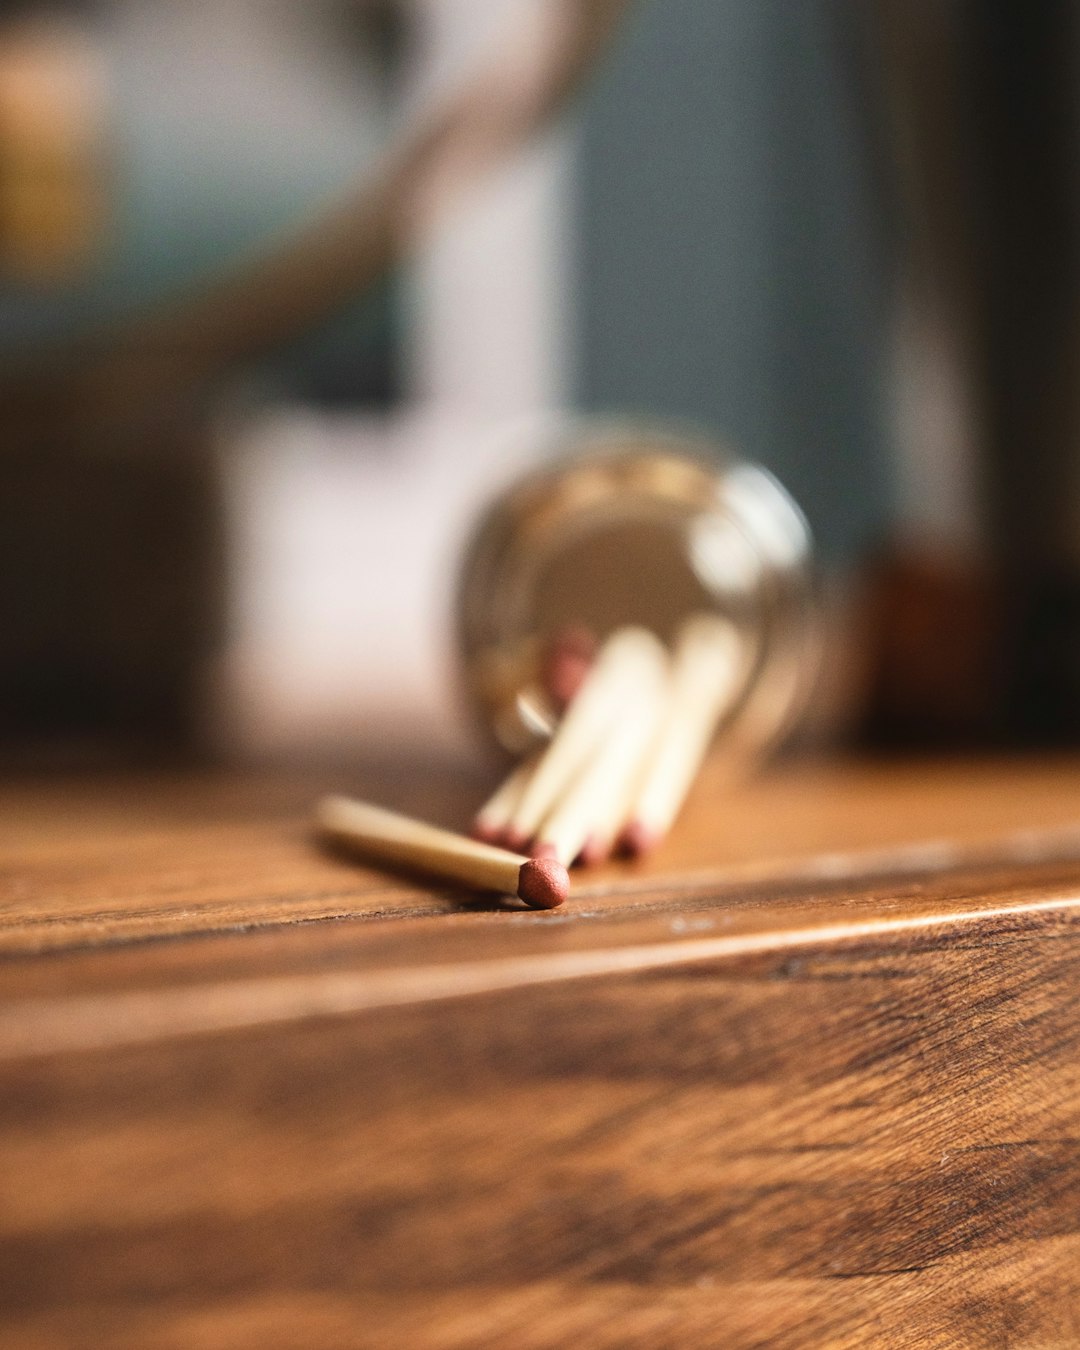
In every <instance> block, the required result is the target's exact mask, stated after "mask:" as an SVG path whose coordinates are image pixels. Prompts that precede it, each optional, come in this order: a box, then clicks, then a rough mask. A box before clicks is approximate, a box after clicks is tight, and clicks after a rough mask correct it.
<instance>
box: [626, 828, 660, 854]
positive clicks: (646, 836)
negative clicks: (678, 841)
mask: <svg viewBox="0 0 1080 1350" xmlns="http://www.w3.org/2000/svg"><path fill="white" fill-rule="evenodd" d="M659 842H660V836H659V835H658V834H657V833H656V831H655V830H650V829H649V827H648V826H647V825H645V824H643V823H642V822H641V821H640V820H632V821H631V822H630V824H629V825H627V827H626V829H625V830H623V832H622V834H621V835H620V837H619V843H620V844H621V845H622V847H623V848H624V849H625V850H626V852H627V853H629V855H630V856H631V858H643V857H644V856H645V854H646V853H651V852H652V850H653V849H654V848H655V847H656V845H657V844H658V843H659Z"/></svg>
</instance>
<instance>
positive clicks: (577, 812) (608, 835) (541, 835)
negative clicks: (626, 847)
mask: <svg viewBox="0 0 1080 1350" xmlns="http://www.w3.org/2000/svg"><path fill="white" fill-rule="evenodd" d="M649 655H650V657H651V659H649V660H642V661H641V663H640V664H639V665H638V667H637V669H636V671H635V676H634V679H633V682H632V686H631V688H630V689H629V690H628V694H627V697H626V698H625V700H624V701H623V704H622V709H621V713H620V716H619V718H618V719H617V721H615V722H614V724H613V725H612V726H611V727H610V728H609V729H608V731H607V734H606V735H605V736H604V738H603V740H602V741H601V742H600V744H599V745H597V746H596V748H595V749H594V751H593V754H592V756H591V757H590V759H589V761H588V762H587V763H586V764H585V766H584V768H583V769H582V771H581V773H580V774H579V776H578V777H577V778H575V779H574V780H573V781H572V782H571V783H570V784H569V786H568V787H567V789H566V791H565V793H564V794H563V796H562V797H561V798H560V799H559V800H558V801H557V802H556V804H555V805H554V807H553V808H552V810H551V813H550V814H549V816H548V817H547V819H546V820H545V821H544V822H543V824H542V825H541V826H540V829H539V831H538V833H537V837H536V840H535V842H534V844H533V848H532V853H533V856H534V857H553V858H557V859H558V860H559V862H561V863H563V864H564V865H565V866H569V865H570V864H571V863H572V862H573V861H574V859H575V858H577V857H579V856H580V858H581V861H582V862H583V863H587V864H592V863H598V862H603V860H604V859H605V858H607V857H608V855H609V854H610V853H611V849H612V846H613V844H614V842H615V838H616V836H617V835H618V833H619V830H620V828H621V827H622V825H623V823H624V821H625V819H626V808H627V805H628V804H629V803H628V795H629V791H630V787H631V786H632V785H633V784H634V783H636V781H637V778H638V774H639V773H640V770H641V766H642V761H643V760H644V757H645V755H646V753H647V752H648V750H649V749H650V747H651V745H652V741H653V736H654V734H655V732H656V728H657V725H658V723H659V721H660V718H661V716H662V715H663V713H664V711H665V709H666V706H667V692H668V666H669V662H668V657H667V654H666V652H665V651H664V649H663V647H661V646H660V644H659V643H657V644H656V648H655V650H654V651H652V652H651V653H650V654H649Z"/></svg>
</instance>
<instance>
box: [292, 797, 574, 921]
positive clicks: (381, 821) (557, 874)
mask: <svg viewBox="0 0 1080 1350" xmlns="http://www.w3.org/2000/svg"><path fill="white" fill-rule="evenodd" d="M315 819H316V823H317V824H318V827H319V829H320V831H321V832H322V833H323V834H324V835H325V836H327V837H328V838H330V839H333V840H335V841H337V842H338V843H342V844H347V845H349V846H350V847H355V848H356V849H357V850H358V851H361V852H363V853H364V854H366V855H368V856H370V857H372V858H378V859H380V860H381V861H384V862H392V863H404V864H406V865H408V866H410V867H416V868H418V869H420V870H421V871H425V872H430V873H432V874H433V875H435V876H441V877H448V878H451V879H452V880H454V881H463V882H464V883H465V884H466V885H467V886H476V887H477V888H478V889H480V890H484V891H498V892H499V893H500V894H502V895H516V896H518V898H519V899H521V900H524V902H525V903H526V904H527V905H529V906H531V908H533V909H555V908H556V907H557V906H558V905H561V904H562V902H563V901H564V900H565V899H566V895H567V891H568V889H569V885H570V881H569V878H568V877H567V875H566V868H565V867H563V866H562V865H561V864H560V863H558V862H556V861H555V860H554V859H553V858H525V857H522V856H521V854H518V853H511V852H509V851H508V850H507V849H503V848H496V847H495V846H494V845H492V844H483V843H480V842H478V841H477V840H475V839H468V838H466V836H465V835H461V834H454V833H452V832H451V831H450V830H441V829H439V828H438V827H436V826H434V825H428V824H426V823H424V822H423V821H419V820H412V819H410V817H408V816H402V815H398V814H397V812H395V811H386V810H384V809H383V808H382V807H380V806H372V805H371V804H370V803H368V802H359V801H354V800H352V799H351V798H349V797H324V798H323V800H322V801H321V802H319V804H318V806H317V807H316V811H315Z"/></svg>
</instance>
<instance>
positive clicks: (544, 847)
mask: <svg viewBox="0 0 1080 1350" xmlns="http://www.w3.org/2000/svg"><path fill="white" fill-rule="evenodd" d="M558 856H559V855H558V854H557V853H556V852H555V845H554V844H553V843H552V842H551V841H550V840H549V839H537V840H534V842H533V845H532V847H531V848H530V849H529V857H530V858H557V857H558Z"/></svg>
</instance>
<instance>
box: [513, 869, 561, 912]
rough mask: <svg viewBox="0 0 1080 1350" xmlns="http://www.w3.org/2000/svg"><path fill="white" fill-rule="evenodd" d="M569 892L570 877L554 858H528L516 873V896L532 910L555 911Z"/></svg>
mask: <svg viewBox="0 0 1080 1350" xmlns="http://www.w3.org/2000/svg"><path fill="white" fill-rule="evenodd" d="M569 892H570V877H569V876H568V874H567V871H566V868H565V867H564V866H563V865H562V863H561V862H557V861H556V860H555V859H554V858H529V859H528V861H527V862H523V863H522V864H521V871H520V872H519V873H518V891H517V893H518V895H519V897H520V898H521V899H522V900H524V901H525V903H526V904H527V905H529V906H530V907H531V908H532V909H557V908H558V906H559V905H561V904H562V902H563V901H564V900H565V899H566V897H567V895H568V894H569Z"/></svg>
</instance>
